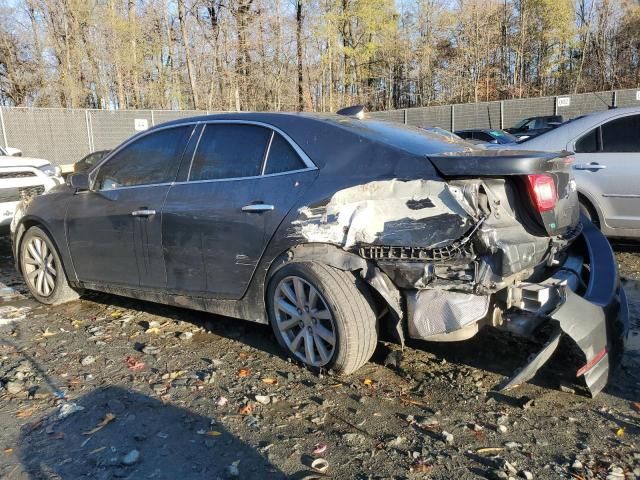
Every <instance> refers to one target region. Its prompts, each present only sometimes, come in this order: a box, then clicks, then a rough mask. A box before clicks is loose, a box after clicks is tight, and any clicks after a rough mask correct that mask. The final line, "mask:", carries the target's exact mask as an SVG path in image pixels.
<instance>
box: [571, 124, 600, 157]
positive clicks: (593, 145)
mask: <svg viewBox="0 0 640 480" xmlns="http://www.w3.org/2000/svg"><path fill="white" fill-rule="evenodd" d="M597 151H598V129H597V128H594V129H593V130H591V131H590V132H589V133H587V134H585V135H583V136H582V137H580V139H579V140H578V141H577V142H576V153H594V152H597Z"/></svg>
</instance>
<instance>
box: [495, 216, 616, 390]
mask: <svg viewBox="0 0 640 480" xmlns="http://www.w3.org/2000/svg"><path fill="white" fill-rule="evenodd" d="M582 222H583V226H584V229H583V232H582V241H583V242H584V246H585V251H586V256H587V257H588V258H586V259H584V261H583V259H582V258H579V257H571V256H570V257H569V258H568V259H567V261H566V262H565V264H564V265H563V266H562V267H561V268H560V269H559V270H558V273H557V274H556V275H554V276H553V277H551V278H549V279H548V280H546V281H544V282H542V283H540V284H535V285H530V284H529V285H524V286H522V287H521V291H522V292H523V293H522V295H521V298H522V300H521V303H520V306H521V308H523V309H524V310H528V311H531V310H533V309H534V308H535V309H536V310H538V311H539V312H542V314H544V315H545V316H546V317H547V318H548V319H550V320H551V321H553V322H554V323H555V324H556V327H557V329H556V330H555V331H554V332H553V333H552V334H551V336H550V339H549V341H548V342H547V343H546V345H545V347H544V348H543V349H542V350H541V351H540V352H538V353H537V354H536V355H534V356H533V358H531V359H530V361H529V363H528V364H527V365H525V366H524V367H523V368H522V369H520V370H519V371H517V372H516V374H515V375H514V376H513V377H511V378H510V379H509V380H508V381H507V382H506V384H504V385H503V387H502V389H503V390H508V389H510V388H513V387H516V386H517V385H520V384H521V383H524V382H526V381H528V380H530V379H531V378H533V376H534V375H535V374H536V372H537V371H538V369H539V368H540V367H541V366H542V365H544V364H545V362H546V361H547V360H549V358H550V357H551V355H552V354H553V352H554V351H555V350H556V349H557V347H558V345H559V344H560V338H561V335H562V334H565V335H567V336H568V337H569V338H571V339H572V340H573V341H574V342H575V343H576V345H577V346H578V347H579V348H580V350H581V351H582V353H583V354H584V356H585V363H584V365H583V366H582V367H581V368H580V369H579V370H578V371H577V372H576V376H578V377H580V376H584V379H585V383H586V385H587V387H588V388H589V392H590V393H591V395H592V396H595V395H597V394H598V393H599V392H600V391H601V390H602V389H603V388H604V387H605V386H606V385H607V382H608V380H609V374H610V371H611V368H612V367H614V366H616V365H617V363H619V361H620V358H621V356H622V352H623V350H624V344H625V341H626V337H627V333H628V330H629V311H628V306H627V299H626V296H625V293H624V290H623V289H622V287H621V286H620V282H619V278H618V270H617V264H616V260H615V257H614V254H613V251H612V250H611V246H610V245H609V242H608V241H607V239H606V238H605V237H604V236H603V235H602V233H601V232H600V231H599V230H598V229H597V228H595V227H594V226H593V224H591V222H589V221H588V220H586V219H585V218H584V217H583V218H582ZM577 262H579V265H577ZM583 263H586V264H588V265H589V280H588V283H587V284H586V285H581V286H582V287H583V288H584V295H583V296H580V295H578V294H577V293H575V291H576V290H577V289H578V286H580V284H581V282H582V279H581V277H580V271H581V270H582V266H583ZM534 286H537V287H538V288H532V287H534ZM545 309H546V311H545Z"/></svg>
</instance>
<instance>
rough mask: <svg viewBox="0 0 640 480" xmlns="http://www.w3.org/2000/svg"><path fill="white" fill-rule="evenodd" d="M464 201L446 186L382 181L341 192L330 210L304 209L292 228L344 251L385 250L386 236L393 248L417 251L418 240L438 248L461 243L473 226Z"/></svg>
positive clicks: (330, 204) (423, 245) (335, 195)
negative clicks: (356, 248) (372, 247)
mask: <svg viewBox="0 0 640 480" xmlns="http://www.w3.org/2000/svg"><path fill="white" fill-rule="evenodd" d="M456 197H457V198H456ZM459 199H460V200H459ZM461 201H462V197H461V196H460V192H459V191H456V192H455V193H454V192H452V189H451V187H449V186H448V185H447V184H446V183H444V182H441V181H434V180H412V181H408V182H403V181H401V180H398V179H393V180H384V181H376V182H370V183H366V184H363V185H357V186H354V187H350V188H346V189H344V190H340V191H338V192H336V193H335V194H334V195H333V196H332V197H331V200H330V201H329V202H328V203H327V204H326V205H323V206H319V207H313V208H312V207H302V208H301V209H299V210H298V213H299V217H298V219H297V220H295V221H294V222H292V223H293V225H294V226H296V227H297V229H298V231H299V233H300V234H301V235H302V236H303V237H304V238H305V239H306V240H307V241H309V242H319V243H332V244H334V245H339V246H342V247H344V248H349V247H352V246H354V245H359V244H376V243H377V244H382V243H383V242H384V239H385V236H386V237H387V240H388V241H390V242H393V244H402V242H406V243H405V245H406V246H412V245H410V244H409V243H410V242H411V240H412V239H414V238H415V239H416V240H418V239H419V241H420V242H421V244H420V245H418V246H420V247H425V248H426V247H438V246H442V245H447V244H449V243H451V242H453V241H454V240H456V239H458V238H460V237H461V236H462V235H463V234H464V233H465V232H466V231H467V230H468V229H469V227H470V226H471V224H472V223H473V221H472V219H471V218H470V217H469V214H468V213H467V210H469V208H470V207H469V206H468V205H464V206H463V204H461ZM431 221H433V222H436V223H437V224H438V225H437V228H433V227H434V225H433V224H430V222H431Z"/></svg>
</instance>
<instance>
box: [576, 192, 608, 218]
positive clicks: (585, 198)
mask: <svg viewBox="0 0 640 480" xmlns="http://www.w3.org/2000/svg"><path fill="white" fill-rule="evenodd" d="M578 200H579V201H580V202H581V203H584V204H585V205H586V206H587V208H588V209H589V210H591V212H592V213H593V214H594V215H595V217H596V220H597V221H598V223H599V225H601V226H602V225H605V222H604V216H603V214H602V209H601V208H600V205H599V204H598V202H597V201H596V200H595V198H593V196H592V195H591V194H590V193H588V192H585V191H584V190H580V189H578Z"/></svg>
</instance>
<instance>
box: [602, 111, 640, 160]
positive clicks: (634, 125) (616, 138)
mask: <svg viewBox="0 0 640 480" xmlns="http://www.w3.org/2000/svg"><path fill="white" fill-rule="evenodd" d="M601 128H602V151H603V152H610V153H626V152H640V115H630V116H628V117H623V118H618V119H616V120H612V121H610V122H609V123H605V124H604V125H603V126H602V127H601Z"/></svg>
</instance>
